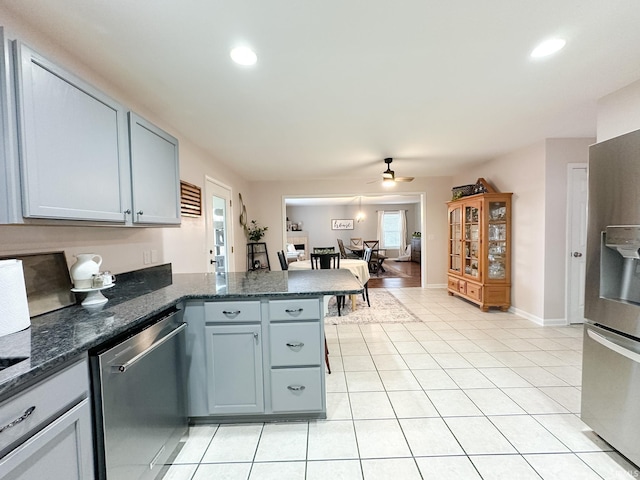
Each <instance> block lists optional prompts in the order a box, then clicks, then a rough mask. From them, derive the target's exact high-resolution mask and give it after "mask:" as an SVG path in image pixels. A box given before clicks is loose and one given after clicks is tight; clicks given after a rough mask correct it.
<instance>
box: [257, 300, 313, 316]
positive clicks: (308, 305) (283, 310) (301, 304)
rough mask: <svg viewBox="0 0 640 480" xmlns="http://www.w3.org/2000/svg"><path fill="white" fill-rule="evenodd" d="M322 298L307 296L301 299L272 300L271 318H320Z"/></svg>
mask: <svg viewBox="0 0 640 480" xmlns="http://www.w3.org/2000/svg"><path fill="white" fill-rule="evenodd" d="M319 318H320V300H318V299H317V298H315V299H312V298H305V299H300V300H271V301H270V302H269V319H270V320H271V321H274V320H275V321H278V320H318V319H319Z"/></svg>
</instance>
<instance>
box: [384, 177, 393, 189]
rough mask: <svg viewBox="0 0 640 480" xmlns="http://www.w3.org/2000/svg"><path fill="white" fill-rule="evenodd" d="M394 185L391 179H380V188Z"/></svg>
mask: <svg viewBox="0 0 640 480" xmlns="http://www.w3.org/2000/svg"><path fill="white" fill-rule="evenodd" d="M395 184H396V182H395V180H394V179H393V178H383V179H382V186H383V187H392V186H394V185H395Z"/></svg>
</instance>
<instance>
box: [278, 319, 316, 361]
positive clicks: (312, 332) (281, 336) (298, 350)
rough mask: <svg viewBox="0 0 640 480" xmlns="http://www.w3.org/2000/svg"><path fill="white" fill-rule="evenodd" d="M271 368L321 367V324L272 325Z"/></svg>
mask: <svg viewBox="0 0 640 480" xmlns="http://www.w3.org/2000/svg"><path fill="white" fill-rule="evenodd" d="M269 332H270V334H271V335H270V336H271V366H272V367H284V366H297V365H320V364H321V360H322V357H321V355H320V342H321V340H320V323H319V322H303V323H272V324H271V326H270V327H269Z"/></svg>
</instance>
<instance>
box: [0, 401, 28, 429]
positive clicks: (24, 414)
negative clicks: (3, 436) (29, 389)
mask: <svg viewBox="0 0 640 480" xmlns="http://www.w3.org/2000/svg"><path fill="white" fill-rule="evenodd" d="M35 409H36V407H35V406H33V407H29V408H27V409H26V410H25V411H24V413H23V414H22V415H20V416H19V417H18V418H16V419H15V420H14V421H13V422H11V423H8V424H6V425H5V426H4V427H0V433H2V432H4V431H5V430H6V429H8V428H11V427H15V426H16V425H18V424H19V423H21V422H24V421H25V420H26V419H27V417H28V416H29V415H31V414H32V413H33V411H34V410H35Z"/></svg>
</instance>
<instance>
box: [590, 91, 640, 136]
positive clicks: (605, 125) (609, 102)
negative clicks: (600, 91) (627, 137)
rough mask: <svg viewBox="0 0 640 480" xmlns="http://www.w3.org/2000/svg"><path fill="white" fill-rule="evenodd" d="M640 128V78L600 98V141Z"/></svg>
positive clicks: (598, 130)
mask: <svg viewBox="0 0 640 480" xmlns="http://www.w3.org/2000/svg"><path fill="white" fill-rule="evenodd" d="M638 129H640V80H638V81H636V82H634V83H632V84H630V85H628V86H626V87H624V88H621V89H620V90H617V91H615V92H613V93H611V94H609V95H607V96H606V97H602V98H601V99H600V100H598V127H597V138H598V142H603V141H604V140H608V139H610V138H613V137H617V136H619V135H623V134H625V133H629V132H633V131H635V130H638Z"/></svg>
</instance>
